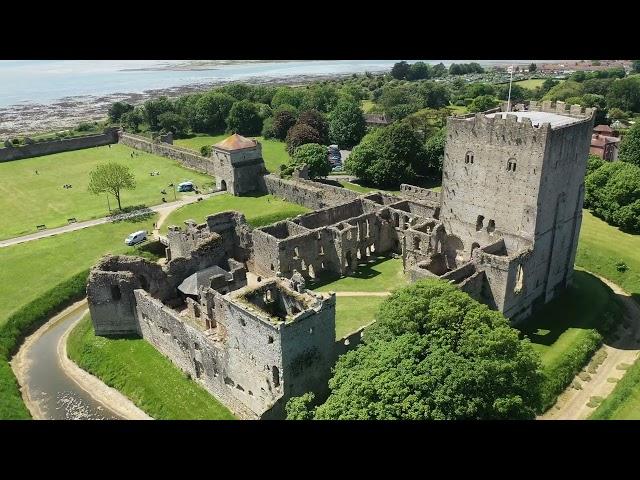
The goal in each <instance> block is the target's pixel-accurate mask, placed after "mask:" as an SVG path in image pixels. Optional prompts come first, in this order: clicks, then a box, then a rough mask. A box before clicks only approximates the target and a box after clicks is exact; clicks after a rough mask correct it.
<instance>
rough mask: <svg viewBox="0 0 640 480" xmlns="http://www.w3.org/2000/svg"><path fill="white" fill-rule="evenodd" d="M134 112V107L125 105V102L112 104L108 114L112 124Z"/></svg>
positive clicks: (128, 104)
mask: <svg viewBox="0 0 640 480" xmlns="http://www.w3.org/2000/svg"><path fill="white" fill-rule="evenodd" d="M132 110H133V105H131V104H130V103H125V102H115V103H112V104H111V106H110V107H109V112H108V115H109V121H110V122H112V123H117V122H119V121H120V119H121V118H122V115H124V114H125V113H127V112H130V111H132Z"/></svg>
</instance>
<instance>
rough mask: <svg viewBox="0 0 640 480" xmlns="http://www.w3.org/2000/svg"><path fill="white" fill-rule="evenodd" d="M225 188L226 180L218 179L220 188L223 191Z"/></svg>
mask: <svg viewBox="0 0 640 480" xmlns="http://www.w3.org/2000/svg"><path fill="white" fill-rule="evenodd" d="M226 189H227V182H226V181H225V180H220V190H222V191H225V190H226Z"/></svg>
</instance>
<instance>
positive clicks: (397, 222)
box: [393, 213, 400, 227]
mask: <svg viewBox="0 0 640 480" xmlns="http://www.w3.org/2000/svg"><path fill="white" fill-rule="evenodd" d="M393 223H394V225H395V226H396V227H399V226H400V215H398V214H397V213H395V214H394V215H393Z"/></svg>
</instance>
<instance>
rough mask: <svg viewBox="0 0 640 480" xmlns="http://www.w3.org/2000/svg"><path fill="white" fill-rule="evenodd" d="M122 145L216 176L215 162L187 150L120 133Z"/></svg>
mask: <svg viewBox="0 0 640 480" xmlns="http://www.w3.org/2000/svg"><path fill="white" fill-rule="evenodd" d="M119 138H120V143H122V144H123V145H127V146H128V147H131V148H135V149H137V150H142V151H144V152H147V153H152V154H154V155H159V156H161V157H167V158H171V159H173V160H177V161H178V162H180V163H181V164H182V165H184V166H185V167H188V168H192V169H194V170H197V171H199V172H202V173H206V174H207V175H211V176H215V172H214V168H213V165H214V164H213V162H212V161H211V159H208V158H206V157H203V156H201V155H198V154H197V153H194V152H193V151H192V150H189V149H187V148H181V147H177V146H175V145H169V144H166V143H156V142H153V141H152V140H149V139H148V138H145V137H141V136H139V135H132V134H131V133H125V132H120V134H119Z"/></svg>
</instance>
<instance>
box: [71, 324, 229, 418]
mask: <svg viewBox="0 0 640 480" xmlns="http://www.w3.org/2000/svg"><path fill="white" fill-rule="evenodd" d="M67 351H68V353H69V358H71V360H73V361H74V362H76V363H77V364H78V365H79V366H80V367H81V368H83V369H85V370H86V371H88V372H90V373H91V374H93V375H95V376H97V377H98V378H100V379H101V380H102V381H103V382H105V383H106V384H107V385H109V386H111V387H113V388H115V389H117V390H118V391H120V392H122V393H123V394H124V395H126V396H127V397H128V398H129V399H131V401H133V403H135V404H136V405H137V406H138V407H139V408H141V409H142V410H144V411H145V412H146V413H147V414H149V415H150V416H152V417H153V418H155V419H161V420H194V419H203V420H232V419H234V416H233V415H232V414H231V412H230V411H229V410H228V409H227V408H226V407H225V406H224V405H222V404H221V403H220V402H219V401H218V400H216V399H215V398H214V397H212V396H211V395H210V394H209V393H208V392H207V391H206V390H204V388H202V387H201V386H200V385H198V384H197V383H195V382H194V381H192V380H190V379H189V378H187V376H186V375H185V374H184V373H183V372H181V371H180V370H179V369H178V368H177V367H176V366H175V365H173V364H172V363H171V361H170V360H168V359H167V358H166V357H164V356H163V355H162V354H161V353H160V352H158V351H157V350H156V349H155V348H154V347H153V346H152V345H151V344H149V343H148V342H146V341H145V340H143V339H107V338H104V337H96V336H95V334H94V333H93V326H92V324H91V318H90V317H89V315H87V316H85V317H84V318H83V319H82V320H81V321H80V323H79V324H78V325H77V326H76V327H75V328H74V330H73V331H72V332H71V334H70V335H69V340H68V342H67Z"/></svg>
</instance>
